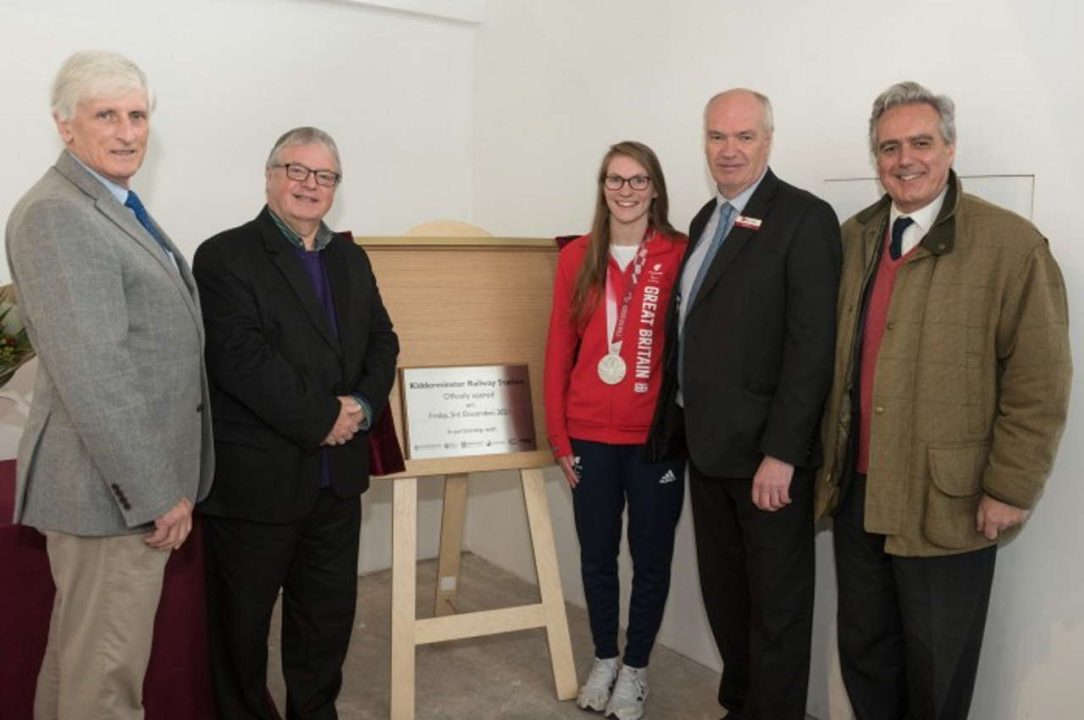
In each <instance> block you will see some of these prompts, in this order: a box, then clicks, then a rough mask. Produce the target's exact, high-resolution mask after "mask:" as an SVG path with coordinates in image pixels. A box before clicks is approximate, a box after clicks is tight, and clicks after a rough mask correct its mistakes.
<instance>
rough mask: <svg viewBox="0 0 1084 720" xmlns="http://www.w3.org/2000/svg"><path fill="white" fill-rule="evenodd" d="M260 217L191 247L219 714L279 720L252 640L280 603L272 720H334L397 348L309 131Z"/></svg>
mask: <svg viewBox="0 0 1084 720" xmlns="http://www.w3.org/2000/svg"><path fill="white" fill-rule="evenodd" d="M266 177H267V206H266V207H264V209H263V210H262V211H261V212H260V214H259V215H258V216H257V217H256V219H255V220H253V221H251V222H249V223H246V224H245V225H242V226H241V227H238V228H234V229H232V230H227V231H226V232H223V233H221V234H219V235H216V236H215V237H213V238H211V239H210V240H208V241H206V242H205V243H203V245H201V246H200V248H199V250H198V251H197V252H196V257H195V262H194V265H193V272H194V274H195V277H196V281H197V282H198V284H199V290H200V294H201V297H202V298H203V319H204V323H205V325H206V327H207V349H206V356H207V368H208V373H209V375H210V378H211V406H212V411H213V416H212V417H213V422H214V435H215V453H216V457H217V459H218V465H217V468H216V473H215V483H216V486H215V489H214V491H213V492H212V493H211V494H210V495H209V496H208V497H207V499H206V500H205V501H204V502H203V503H201V504H200V506H199V511H200V513H201V514H202V515H203V516H204V518H205V522H204V528H205V544H206V550H207V597H208V616H209V624H210V647H211V671H212V675H213V679H214V688H215V696H216V700H217V703H218V710H219V716H220V717H222V718H229V720H247V719H248V718H261V719H262V718H277V717H278V716H277V714H276V713H275V710H274V708H273V707H272V706H271V703H270V701H269V700H268V694H267V636H268V631H269V629H270V622H271V611H272V609H273V607H274V605H275V600H276V598H277V597H278V594H279V589H280V588H281V589H282V591H283V592H282V598H283V612H282V667H283V675H284V677H285V680H286V690H287V698H286V705H287V707H286V716H287V718H290V719H291V720H293V719H297V720H302V719H304V720H317V719H321V720H322V719H332V718H335V717H336V712H335V698H336V697H337V696H338V693H339V688H340V687H341V685H342V663H343V660H344V658H345V657H346V651H347V647H348V645H349V643H350V632H351V629H352V627H353V621H354V608H355V604H356V595H357V558H358V534H359V531H360V526H361V503H360V501H359V496H360V495H361V493H363V492H364V491H365V490H366V489H367V488H368V486H369V447H368V442H367V437H366V435H367V430H368V429H369V428H370V427H371V426H372V424H373V423H374V422H375V421H376V419H377V418H378V417H379V416H380V413H382V412H384V409H385V406H386V404H387V398H388V393H389V391H390V389H391V385H392V381H393V380H394V377H395V361H396V357H397V356H398V353H399V343H398V340H397V338H396V336H395V333H394V332H393V330H392V324H391V320H390V319H389V318H388V314H387V312H386V311H385V309H384V305H383V303H382V302H381V299H380V292H379V290H378V289H377V285H376V279H375V278H374V277H373V272H372V268H371V266H370V264H369V259H368V257H367V256H366V255H365V252H364V251H363V250H362V249H361V248H360V247H358V246H357V245H355V244H354V243H353V242H351V241H350V240H348V239H345V238H343V237H341V236H338V235H336V234H335V233H334V232H332V231H331V230H330V229H329V228H328V227H327V225H325V224H324V222H323V218H324V216H325V215H326V214H327V212H328V210H330V209H331V205H332V202H333V201H334V198H335V189H336V187H337V186H338V184H339V181H340V179H341V178H342V171H341V167H340V163H339V153H338V150H337V149H336V146H335V142H334V141H333V140H332V139H331V137H330V136H328V135H327V134H326V133H324V132H322V131H320V130H317V129H316V128H297V129H294V130H291V131H290V132H288V133H286V134H285V135H283V136H282V137H281V138H279V140H278V142H277V143H275V146H274V148H273V149H272V150H271V155H270V157H269V158H268V161H267V168H266Z"/></svg>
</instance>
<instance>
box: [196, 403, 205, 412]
mask: <svg viewBox="0 0 1084 720" xmlns="http://www.w3.org/2000/svg"><path fill="white" fill-rule="evenodd" d="M196 412H198V413H201V412H203V403H200V404H199V405H197V406H196Z"/></svg>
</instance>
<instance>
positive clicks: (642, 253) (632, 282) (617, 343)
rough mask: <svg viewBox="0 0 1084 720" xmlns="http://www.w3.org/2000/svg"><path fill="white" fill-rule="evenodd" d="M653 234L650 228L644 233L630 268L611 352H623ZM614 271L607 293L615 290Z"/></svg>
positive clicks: (615, 353)
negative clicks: (634, 298)
mask: <svg viewBox="0 0 1084 720" xmlns="http://www.w3.org/2000/svg"><path fill="white" fill-rule="evenodd" d="M653 235H654V233H652V231H651V230H650V229H649V230H648V231H647V232H646V233H644V239H643V240H641V241H640V248H639V250H637V251H636V258H635V259H634V260H633V261H632V264H631V267H630V270H629V272H630V274H629V283H628V287H627V289H626V290H625V297H624V298H622V299H621V308H620V309H619V310H618V311H617V321H616V322H615V323H614V334H613V338H612V339H611V340H610V352H611V353H612V354H614V355H620V354H621V343H622V341H623V340H624V339H625V321H626V320H628V317H629V305H631V304H632V296H633V294H635V292H636V286H637V285H639V284H640V275H641V273H643V270H644V265H646V264H647V242H648V240H650V239H651V237H652V236H653ZM612 271H613V268H612V267H611V268H610V269H609V271H607V276H606V279H607V282H606V291H607V293H609V292H610V291H612V290H613V285H612V283H610V282H609V279H610V277H609V273H610V272H612Z"/></svg>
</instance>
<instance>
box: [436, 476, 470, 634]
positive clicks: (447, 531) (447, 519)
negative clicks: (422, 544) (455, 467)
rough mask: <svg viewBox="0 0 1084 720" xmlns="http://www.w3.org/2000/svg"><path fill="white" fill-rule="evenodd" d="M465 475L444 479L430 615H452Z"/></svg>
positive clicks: (465, 484) (464, 503)
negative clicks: (435, 572)
mask: <svg viewBox="0 0 1084 720" xmlns="http://www.w3.org/2000/svg"><path fill="white" fill-rule="evenodd" d="M467 477H468V476H467V474H466V473H459V474H455V475H448V476H447V477H445V478H444V509H443V511H442V515H441V522H440V559H439V560H438V561H437V589H436V596H435V598H434V601H433V614H434V615H436V616H437V617H439V616H441V615H453V614H455V612H456V608H455V596H456V591H457V590H458V589H459V552H460V550H461V549H462V547H463V519H464V516H465V515H466V510H467Z"/></svg>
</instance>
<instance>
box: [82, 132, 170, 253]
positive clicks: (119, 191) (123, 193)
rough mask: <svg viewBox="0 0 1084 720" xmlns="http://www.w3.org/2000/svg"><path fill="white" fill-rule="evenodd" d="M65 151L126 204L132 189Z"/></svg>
mask: <svg viewBox="0 0 1084 720" xmlns="http://www.w3.org/2000/svg"><path fill="white" fill-rule="evenodd" d="M64 152H66V153H68V154H69V155H71V157H72V159H73V160H75V162H77V163H79V164H80V165H82V166H83V169H84V170H86V171H87V172H88V173H90V174H91V175H93V176H94V178H95V179H96V180H97V181H98V182H100V183H101V184H102V185H104V186H105V189H106V190H108V191H109V194H110V195H112V196H113V197H115V198H116V199H117V202H119V203H120V204H121V205H124V204H125V203H126V202H128V193H130V192H131V190H129V189H128V188H126V187H124V186H123V185H118V184H117V183H115V182H113V181H112V180H108V179H106V178H105V177H104V176H103V175H100V174H98V173H97V172H95V171H94V169H93V168H91V167H90V166H89V165H87V164H86V163H85V162H83V161H82V160H80V159H79V158H78V157H77V156H76V154H75V153H73V152H71V151H70V150H65V151H64ZM124 209H125V210H129V211H130V210H131V208H129V207H128V206H127V205H125V207H124ZM132 215H133V216H134V215H135V212H132ZM159 244H160V245H161V246H162V249H163V250H165V251H166V255H169V259H170V260H172V261H173V267H175V268H177V269H178V270H180V267H179V266H178V265H177V258H176V257H174V256H173V251H172V250H170V249H169V248H168V247H166V245H165V243H164V242H162V243H159Z"/></svg>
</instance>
